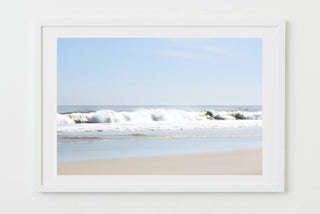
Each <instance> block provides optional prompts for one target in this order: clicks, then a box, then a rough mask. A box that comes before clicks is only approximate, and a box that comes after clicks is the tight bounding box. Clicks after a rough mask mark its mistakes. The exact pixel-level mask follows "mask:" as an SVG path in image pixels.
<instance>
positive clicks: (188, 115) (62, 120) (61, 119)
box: [57, 109, 262, 125]
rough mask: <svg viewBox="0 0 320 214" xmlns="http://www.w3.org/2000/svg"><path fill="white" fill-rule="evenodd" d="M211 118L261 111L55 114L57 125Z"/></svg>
mask: <svg viewBox="0 0 320 214" xmlns="http://www.w3.org/2000/svg"><path fill="white" fill-rule="evenodd" d="M211 120H262V112H248V111H214V110H204V111H186V110H178V109H140V110H135V111H114V110H100V111H96V112H89V113H79V112H71V113H66V114H57V123H58V125H63V124H75V123H119V124H121V123H122V124H123V123H150V122H195V121H211Z"/></svg>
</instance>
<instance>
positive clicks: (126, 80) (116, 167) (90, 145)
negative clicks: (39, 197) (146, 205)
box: [34, 18, 285, 192]
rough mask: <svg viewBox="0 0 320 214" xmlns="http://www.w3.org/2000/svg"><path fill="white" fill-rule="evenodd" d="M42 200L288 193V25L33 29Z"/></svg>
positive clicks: (201, 21) (126, 22) (74, 22)
mask: <svg viewBox="0 0 320 214" xmlns="http://www.w3.org/2000/svg"><path fill="white" fill-rule="evenodd" d="M35 26H36V27H35V29H36V33H35V50H36V51H35V52H36V54H35V90H34V91H35V98H36V99H35V100H36V103H35V111H34V113H35V115H36V118H35V124H34V125H35V127H36V128H35V129H36V130H37V132H36V133H35V136H36V137H35V142H36V145H35V149H36V158H35V166H36V187H37V190H38V191H43V192H283V191H284V190H285V161H284V160H285V112H284V111H285V22H284V21H283V20H275V19H266V20H265V19H263V20H261V19H210V18H166V19H149V18H148V19H80V18H79V19H47V20H39V21H37V22H36V25H35Z"/></svg>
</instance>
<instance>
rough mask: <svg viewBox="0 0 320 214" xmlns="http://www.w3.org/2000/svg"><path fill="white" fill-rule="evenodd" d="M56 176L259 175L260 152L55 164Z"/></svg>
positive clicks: (260, 168)
mask: <svg viewBox="0 0 320 214" xmlns="http://www.w3.org/2000/svg"><path fill="white" fill-rule="evenodd" d="M57 173H58V175H261V174H262V150H261V149H259V150H247V151H237V152H224V153H206V154H193V155H174V156H157V157H140V158H119V159H103V160H91V161H79V162H69V163H58V170H57Z"/></svg>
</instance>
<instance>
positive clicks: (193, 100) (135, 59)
mask: <svg viewBox="0 0 320 214" xmlns="http://www.w3.org/2000/svg"><path fill="white" fill-rule="evenodd" d="M57 42H58V105H261V104H262V39H261V38H212V39H182V38H181V39H163V38H59V39H58V41H57Z"/></svg>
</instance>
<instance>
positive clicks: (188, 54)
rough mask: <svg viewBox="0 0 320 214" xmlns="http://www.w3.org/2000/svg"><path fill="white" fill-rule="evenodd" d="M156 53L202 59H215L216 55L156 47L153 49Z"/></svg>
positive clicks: (172, 56)
mask: <svg viewBox="0 0 320 214" xmlns="http://www.w3.org/2000/svg"><path fill="white" fill-rule="evenodd" d="M152 52H153V53H154V54H159V55H162V56H166V57H171V58H179V59H196V60H199V59H202V60H213V59H214V58H215V57H213V56H210V55H205V54H198V53H194V52H191V51H178V50H172V49H155V50H153V51H152Z"/></svg>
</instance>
